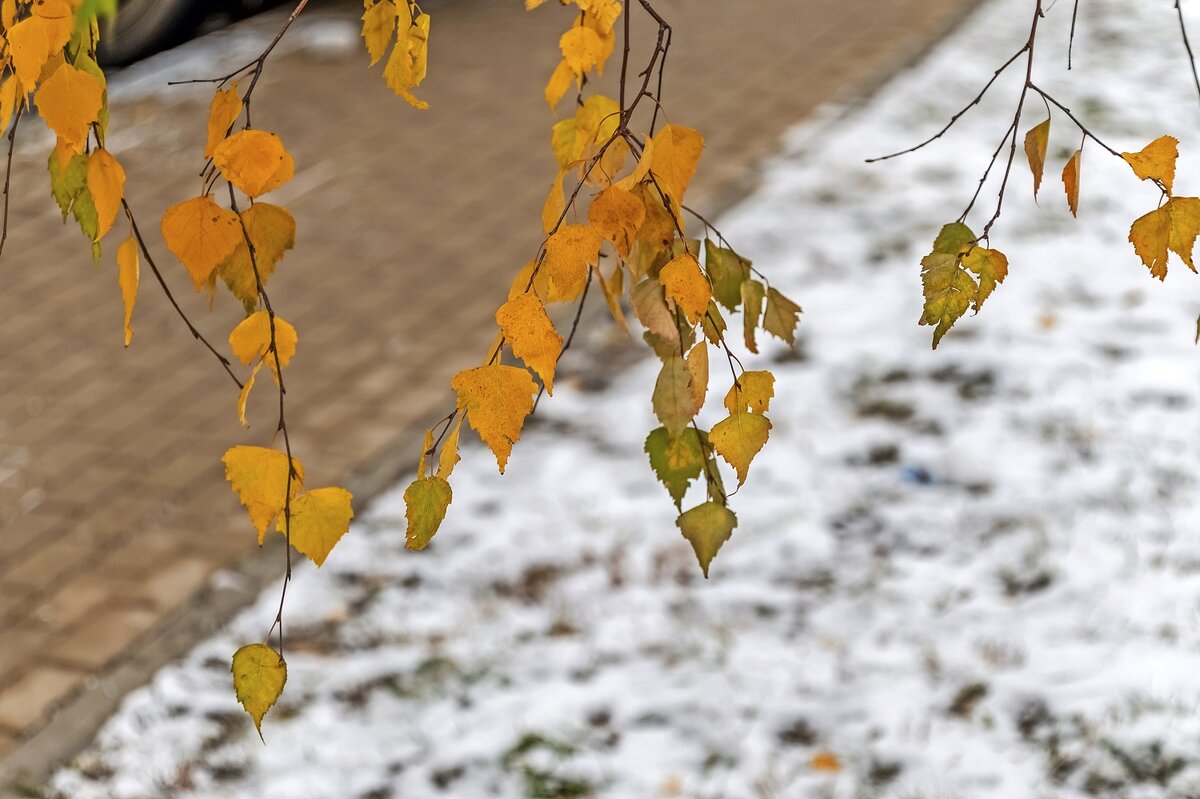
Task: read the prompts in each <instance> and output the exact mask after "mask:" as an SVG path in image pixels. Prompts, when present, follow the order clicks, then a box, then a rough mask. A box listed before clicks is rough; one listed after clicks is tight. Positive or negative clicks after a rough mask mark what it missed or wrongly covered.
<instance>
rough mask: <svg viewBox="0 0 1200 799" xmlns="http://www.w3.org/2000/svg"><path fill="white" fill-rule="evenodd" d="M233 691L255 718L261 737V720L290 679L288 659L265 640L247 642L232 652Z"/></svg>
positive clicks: (260, 736) (251, 716)
mask: <svg viewBox="0 0 1200 799" xmlns="http://www.w3.org/2000/svg"><path fill="white" fill-rule="evenodd" d="M230 671H232V672H233V691H234V694H236V695H237V700H238V701H239V702H241V703H242V707H244V708H245V709H246V712H247V713H249V714H250V718H252V719H254V727H255V729H257V730H258V737H259V738H262V720H263V716H265V715H267V711H268V710H270V709H271V706H272V705H274V704H275V700H276V699H278V698H279V695H280V694H281V693H283V685H284V683H286V682H287V663H285V662H284V660H283V658H281V657H280V656H279V653H278V652H276V651H275V650H274V649H272V648H271V647H269V646H266V645H265V644H247V645H246V646H243V647H242V648H241V649H239V650H238V651H237V652H234V653H233V665H232V666H231V667H230Z"/></svg>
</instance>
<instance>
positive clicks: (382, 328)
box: [0, 0, 974, 785]
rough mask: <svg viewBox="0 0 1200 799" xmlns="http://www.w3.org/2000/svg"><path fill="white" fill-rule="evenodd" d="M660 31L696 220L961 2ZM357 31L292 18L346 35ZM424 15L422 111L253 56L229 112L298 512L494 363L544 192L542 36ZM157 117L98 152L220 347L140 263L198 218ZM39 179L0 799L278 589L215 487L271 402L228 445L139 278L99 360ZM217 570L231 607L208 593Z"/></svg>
mask: <svg viewBox="0 0 1200 799" xmlns="http://www.w3.org/2000/svg"><path fill="white" fill-rule="evenodd" d="M658 5H659V7H660V10H661V11H662V12H663V13H664V15H666V16H667V17H668V18H670V19H671V21H672V23H673V24H674V26H675V36H674V47H673V49H672V51H671V60H670V63H669V78H668V83H667V86H666V89H665V92H664V96H665V98H666V106H667V111H668V113H669V115H670V118H671V120H672V121H675V122H679V123H682V124H687V125H691V126H694V127H697V128H699V129H700V130H701V131H702V132H703V133H704V134H705V136H706V139H707V143H708V147H707V150H706V153H705V157H704V159H703V160H702V162H701V169H700V172H699V174H698V176H697V183H696V187H695V189H694V193H695V195H696V201H697V203H698V204H702V205H703V204H704V201H705V200H707V202H708V203H709V207H711V206H712V205H713V204H718V205H719V204H721V203H723V202H725V201H727V200H729V199H731V198H733V197H736V196H737V195H738V194H740V193H742V192H744V190H745V188H746V186H747V185H748V184H747V179H748V176H751V175H752V174H753V172H752V167H753V165H754V163H755V162H756V161H757V160H759V159H761V158H762V157H763V156H764V155H766V154H768V153H769V152H770V151H771V149H772V148H773V147H774V146H775V145H776V142H777V141H778V139H779V137H780V135H781V134H782V133H783V132H784V131H785V130H786V129H787V128H788V127H789V126H791V125H792V124H794V123H795V122H796V121H798V120H800V119H802V118H803V117H805V116H806V115H807V114H808V113H810V112H811V111H812V110H813V109H815V108H816V107H817V106H818V105H820V104H821V103H823V102H826V101H828V100H830V99H831V98H834V97H836V96H839V95H842V96H844V95H846V94H852V93H854V92H857V91H861V90H865V89H869V88H873V87H875V86H877V85H878V84H879V82H880V81H881V80H882V79H884V78H886V77H887V75H888V74H890V72H892V71H893V70H895V69H896V68H897V67H898V66H899V65H901V64H902V63H903V62H904V60H905V59H907V58H910V57H912V56H913V55H914V54H915V53H916V52H918V51H919V50H920V48H922V47H923V46H924V45H925V44H927V43H928V42H929V41H931V40H932V39H933V38H934V37H935V36H936V35H937V34H938V33H940V32H942V31H943V30H944V29H945V28H946V27H947V26H949V25H950V24H951V23H952V22H954V21H955V20H957V19H958V18H959V17H960V15H961V14H962V13H963V12H964V11H966V10H967V9H969V8H970V7H971V6H973V5H974V0H890V1H889V2H887V3H880V2H878V1H877V0H803V2H798V0H755V2H753V3H730V2H727V0H686V2H684V1H683V0H661V2H660V3H659V4H658ZM358 7H360V4H358V3H355V2H345V3H328V4H325V5H323V6H319V7H317V8H316V9H314V11H313V12H312V15H313V16H314V17H315V16H324V17H327V18H329V17H338V18H341V19H345V20H353V19H354V18H355V17H356V14H357V8H358ZM433 13H434V15H435V20H434V38H433V39H432V41H431V45H432V47H431V54H432V57H431V63H430V76H429V79H428V81H427V82H426V85H425V86H423V87H422V89H421V91H420V92H419V94H420V95H421V96H422V97H423V98H426V99H428V100H429V101H430V102H431V104H432V106H433V108H432V110H430V111H429V112H426V113H424V114H419V113H417V112H415V111H413V110H411V109H409V108H408V106H407V105H405V104H404V103H403V102H402V101H401V100H399V99H398V98H395V97H393V96H391V94H390V93H389V92H388V91H387V89H386V88H385V87H384V86H383V84H382V79H381V77H380V75H379V73H378V70H376V71H374V72H368V71H367V69H366V62H365V55H364V54H363V53H362V52H361V48H360V47H357V46H356V47H355V48H353V49H347V50H329V51H326V52H325V54H324V55H323V56H314V55H313V54H312V53H311V52H308V51H293V52H290V53H289V52H284V53H281V54H280V56H279V57H278V58H277V59H273V60H272V61H271V62H270V64H269V66H268V69H267V72H266V74H265V76H264V78H263V81H262V84H261V85H260V87H259V88H258V89H257V90H256V94H255V121H256V123H257V124H258V125H261V126H263V127H265V128H267V129H271V130H274V131H276V132H278V133H279V134H280V135H281V136H283V138H284V141H285V142H286V143H288V145H289V146H290V148H291V150H292V152H293V153H294V154H295V157H296V162H297V175H296V179H295V180H294V181H293V182H292V183H291V184H290V185H289V186H287V187H285V189H284V190H282V191H280V192H279V193H278V199H279V201H280V202H282V203H284V204H286V205H288V206H289V207H290V208H291V209H292V210H293V212H294V214H295V216H296V218H297V221H298V226H299V232H298V246H297V249H296V250H295V251H293V252H292V253H290V254H289V255H288V256H287V257H286V258H285V260H284V261H283V262H282V264H281V266H280V267H279V274H278V276H277V277H276V278H275V279H274V280H273V282H272V284H271V289H272V292H271V293H272V300H273V302H274V304H275V307H276V309H277V310H278V311H279V312H280V313H281V315H283V316H284V317H285V318H286V319H288V320H289V321H291V322H293V323H294V324H295V325H296V327H297V328H298V330H299V331H300V345H299V349H298V353H297V357H296V360H295V362H294V364H293V366H292V368H291V370H290V372H289V375H290V377H289V382H288V387H289V394H288V401H289V406H288V419H289V427H290V429H291V431H292V442H293V448H294V451H295V452H296V453H297V455H298V456H299V457H300V458H301V459H302V460H303V461H304V463H305V465H306V472H307V475H306V476H307V478H308V479H307V482H308V483H309V484H311V485H326V484H329V483H331V482H339V483H342V484H348V486H349V487H350V488H351V489H352V490H354V491H355V493H356V497H357V500H358V502H360V503H361V502H363V501H365V500H367V499H369V498H370V497H371V495H372V494H373V493H375V492H377V491H378V490H380V489H381V488H382V487H384V486H386V485H388V484H389V483H390V482H391V481H392V480H393V479H394V478H395V477H396V475H397V473H398V472H399V471H400V469H401V468H404V469H407V466H408V464H409V462H410V460H411V458H412V457H413V456H414V455H415V454H416V446H417V444H416V442H415V441H414V440H413V432H414V430H419V429H421V428H422V427H423V426H425V425H427V424H428V423H429V422H430V421H431V420H433V419H435V418H437V417H438V416H440V415H441V414H442V413H444V411H445V409H446V408H447V407H448V406H449V404H450V403H451V401H452V400H451V397H450V392H449V389H448V388H447V384H448V380H449V378H450V376H451V375H452V374H453V373H454V372H456V371H458V370H459V369H461V368H463V367H464V366H467V365H470V364H471V363H473V362H474V361H475V360H476V359H477V358H478V357H480V353H481V352H482V351H483V348H484V347H485V346H486V345H487V343H488V341H489V340H490V339H491V338H492V331H493V327H492V325H491V324H490V322H491V316H492V313H493V312H494V309H495V307H496V306H497V304H498V302H499V301H500V300H501V299H502V297H503V292H504V290H505V289H506V288H507V286H508V283H509V282H510V280H511V278H512V276H513V275H514V274H515V272H516V271H517V270H518V269H519V268H520V266H521V264H522V263H524V262H525V261H526V260H527V259H528V257H529V256H530V254H531V251H532V250H533V249H534V248H535V247H536V245H537V242H538V240H539V238H540V236H539V233H540V229H539V225H538V219H539V211H540V207H541V203H542V200H543V199H544V196H545V192H546V189H547V187H548V185H549V182H550V179H551V178H552V177H553V172H554V167H553V157H552V155H551V154H550V150H549V145H548V140H549V127H550V125H551V123H552V121H553V116H552V115H551V114H550V113H549V112H548V111H547V109H546V106H545V104H544V102H543V101H542V99H541V93H542V87H543V85H544V83H545V80H546V78H547V76H548V75H549V73H550V70H551V69H552V68H553V67H554V64H555V63H556V61H557V57H558V56H557V52H556V47H555V42H556V41H557V38H558V35H559V33H560V32H561V31H562V30H563V29H565V28H566V26H567V25H568V24H569V15H568V14H567V12H565V11H564V10H562V9H559V8H557V7H556V6H554V5H549V4H548V5H547V6H545V7H543V8H541V9H538V10H537V11H536V12H533V13H526V12H525V11H524V10H523V8H522V3H520V2H519V0H458V2H453V3H446V4H442V5H441V6H434V12H433ZM280 19H281V17H279V15H278V14H272V15H267V16H266V17H263V18H259V19H257V20H252V21H250V22H249V23H244V24H246V25H252V26H255V28H254V29H258V28H262V29H264V30H268V29H270V28H271V27H273V26H277V25H278V22H279V20H280ZM301 31H302V29H300V30H297V31H296V33H300V32H301ZM164 97H170V95H164ZM176 97H177V99H143V100H137V101H131V102H126V103H123V104H117V105H116V106H115V107H114V109H113V115H112V116H113V129H114V134H113V140H112V146H113V148H114V150H116V151H117V153H118V155H119V156H122V158H123V161H124V162H125V164H126V166H127V168H128V169H129V182H128V193H129V198H130V201H131V203H132V205H133V207H134V209H135V211H136V212H137V213H138V215H139V216H140V219H141V222H142V225H143V227H144V228H145V229H146V231H147V232H152V233H154V235H153V236H152V240H151V246H152V247H153V248H154V250H155V251H156V252H158V253H160V255H159V260H160V265H161V266H162V267H163V268H164V270H165V272H166V275H167V278H168V280H169V281H170V283H171V286H172V289H173V290H174V291H175V292H176V294H177V296H179V297H180V299H181V302H182V304H183V306H184V308H185V309H186V310H187V312H188V313H189V315H190V316H192V317H193V319H194V320H196V321H197V322H198V325H199V326H200V327H201V329H202V330H203V331H204V332H205V334H206V335H208V336H209V338H210V340H212V341H213V342H214V343H222V344H223V342H224V338H225V335H226V334H227V332H228V330H229V329H230V328H231V327H232V326H233V324H235V323H236V321H237V319H238V318H239V316H240V312H239V310H238V308H237V307H236V303H235V302H234V301H232V300H231V298H228V297H227V296H223V293H222V296H220V297H219V299H218V303H217V306H216V309H215V310H214V311H213V312H212V313H209V312H208V310H207V307H206V302H205V301H204V300H203V299H202V298H199V297H197V296H196V295H194V294H193V293H192V291H191V289H190V283H189V281H188V279H187V277H186V275H185V274H184V270H183V268H182V266H180V265H179V264H178V263H176V262H175V261H174V259H172V258H171V257H170V256H169V254H167V253H166V251H165V248H163V247H162V246H161V244H160V243H159V237H158V235H157V220H158V219H159V217H160V216H161V213H162V211H163V210H164V209H165V208H166V207H167V206H168V205H170V204H172V203H174V202H177V201H179V200H181V199H185V198H186V197H188V196H191V195H192V194H194V193H195V191H196V189H197V181H196V178H195V173H196V172H197V170H198V166H199V163H198V160H197V157H196V156H197V154H198V153H199V152H200V150H201V149H202V138H201V136H202V132H203V124H204V119H205V115H206V108H207V100H208V95H207V94H199V93H196V92H189V91H181V92H179V93H178V94H177V95H176ZM122 131H124V132H122ZM44 160H45V156H44V154H43V153H42V152H40V151H34V150H32V149H31V150H29V151H25V152H22V153H20V156H19V158H18V163H17V164H16V165H15V168H14V176H13V191H14V193H15V197H16V203H15V205H14V207H13V213H12V221H11V225H12V232H11V235H10V240H9V243H8V245H7V250H6V252H5V255H4V259H3V263H0V269H2V270H3V273H4V276H5V277H4V288H3V290H2V291H0V342H3V344H2V345H0V785H3V783H4V782H5V781H6V780H9V779H12V778H13V777H14V775H15V776H18V777H20V776H22V775H27V776H26V777H25V778H29V779H36V777H37V776H38V775H40V774H41V773H42V772H43V771H44V769H45V768H46V766H47V765H48V764H49V763H50V762H52V761H53V760H54V759H55V758H59V757H63V756H65V755H68V754H70V753H71V752H72V751H73V750H75V749H76V748H78V747H79V746H80V745H82V743H84V742H86V740H87V738H88V737H89V736H90V735H91V734H92V732H93V731H94V729H95V727H96V726H97V725H98V724H99V722H100V721H102V720H103V718H104V716H105V715H106V714H107V713H108V712H109V711H110V710H111V708H112V707H113V706H114V705H115V703H116V702H117V701H118V700H119V698H120V696H121V695H122V694H123V693H124V691H125V690H127V689H128V688H129V687H132V686H134V685H137V684H139V683H140V682H141V681H143V680H144V679H145V678H146V676H147V675H148V674H149V673H150V671H151V670H152V669H153V668H155V667H156V666H157V665H159V664H161V663H162V662H164V661H165V660H168V659H170V658H172V657H174V656H176V655H177V654H178V653H180V652H181V651H183V650H184V649H185V648H186V647H187V646H188V645H189V643H191V642H193V641H195V640H196V639H197V638H198V637H199V636H200V635H202V634H203V633H204V632H206V631H207V630H209V629H211V628H212V627H213V626H215V625H216V624H219V623H220V622H221V621H222V620H223V619H224V618H225V617H226V616H228V615H229V614H230V613H231V612H232V611H233V609H235V608H236V607H237V605H238V604H240V603H241V602H243V601H244V600H245V598H246V597H247V596H250V595H253V593H254V592H255V591H256V590H257V588H258V587H259V586H260V585H261V581H262V580H263V579H265V578H267V577H271V576H277V572H278V571H279V560H278V558H275V557H271V555H272V554H279V553H278V552H275V553H272V552H271V551H270V550H271V547H268V551H267V552H265V553H262V554H259V553H257V552H255V551H254V550H255V547H254V543H255V540H256V539H255V535H254V532H253V529H252V528H251V527H250V525H249V523H248V522H247V520H246V517H245V514H244V513H243V512H242V510H241V508H240V506H238V504H237V501H236V498H235V497H234V495H233V494H232V493H231V492H230V490H229V488H228V486H227V485H226V483H225V481H224V477H223V473H222V467H221V464H220V456H221V453H222V452H223V451H224V450H225V449H226V448H227V447H229V446H231V445H233V444H237V443H257V444H261V443H264V442H266V441H267V440H269V438H270V434H271V421H272V420H273V416H272V415H271V413H270V409H269V405H270V404H271V402H272V401H273V399H272V398H273V387H272V386H271V385H270V381H267V383H266V384H264V385H261V386H260V387H259V389H258V391H257V392H256V396H255V399H254V400H253V401H252V403H251V409H250V418H251V420H252V423H254V426H253V427H252V428H251V429H250V430H249V431H243V430H242V429H241V428H240V426H239V425H238V423H237V420H236V416H235V411H234V403H235V400H236V392H235V390H234V388H233V386H232V384H231V383H230V381H229V380H228V379H227V378H226V377H225V376H224V375H223V374H222V373H221V371H220V370H219V368H218V367H217V365H216V363H215V362H214V360H213V359H212V358H211V356H209V355H208V354H207V353H206V352H204V351H203V350H202V348H201V347H200V346H199V345H198V344H196V343H195V342H193V341H192V339H191V338H190V337H189V336H188V335H187V333H186V331H185V330H184V328H183V327H182V325H181V323H180V322H179V320H178V319H177V318H176V317H175V316H174V315H173V313H172V312H171V311H170V309H169V308H168V306H167V304H166V302H165V301H164V299H163V297H162V295H161V293H160V292H159V290H158V287H157V286H156V285H155V284H154V282H153V278H152V276H151V275H150V274H149V272H148V270H144V271H145V274H144V275H143V279H142V288H141V291H140V298H139V303H138V309H137V312H136V314H135V317H134V328H135V331H136V333H135V337H134V342H133V346H132V347H130V349H129V350H127V351H126V350H124V349H122V347H121V308H120V298H119V293H118V290H117V286H116V277H115V268H114V267H113V265H112V263H111V253H110V254H108V255H107V256H106V261H105V262H104V263H102V264H101V265H100V267H98V268H96V269H93V268H92V267H91V266H90V262H89V258H88V256H87V248H86V243H85V242H84V241H83V240H82V238H81V236H80V235H79V233H78V230H76V229H74V228H73V227H63V226H62V225H61V224H60V223H59V218H58V214H57V210H56V209H55V208H54V205H53V201H52V200H51V199H50V198H49V197H48V196H46V195H47V194H48V191H46V189H45V188H44V187H45V185H46V178H45V173H44V166H43V164H44ZM118 229H119V226H118ZM110 249H111V246H110ZM568 360H569V359H568ZM219 569H232V570H234V572H235V573H237V572H240V573H242V574H243V575H245V579H243V580H241V581H240V582H239V581H235V580H224V581H222V585H225V584H228V587H224V588H215V587H212V586H210V585H209V578H210V577H211V576H212V574H213V573H214V572H215V571H216V570H219ZM266 622H267V620H264V627H265V625H266ZM6 753H7V754H6Z"/></svg>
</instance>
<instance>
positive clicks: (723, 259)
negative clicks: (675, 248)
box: [704, 239, 750, 311]
mask: <svg viewBox="0 0 1200 799" xmlns="http://www.w3.org/2000/svg"><path fill="white" fill-rule="evenodd" d="M704 269H705V271H706V272H708V279H709V281H711V282H712V287H713V297H715V298H716V300H717V302H719V303H721V304H722V305H724V306H725V307H726V308H728V309H729V310H731V311H736V310H737V308H738V306H739V305H741V304H742V283H743V282H744V281H746V280H748V279H749V278H750V262H749V261H747V260H746V259H745V258H742V257H741V256H740V255H738V254H737V253H735V252H734V251H733V250H731V249H729V248H727V247H718V246H717V245H716V244H713V242H712V240H711V239H705V240H704Z"/></svg>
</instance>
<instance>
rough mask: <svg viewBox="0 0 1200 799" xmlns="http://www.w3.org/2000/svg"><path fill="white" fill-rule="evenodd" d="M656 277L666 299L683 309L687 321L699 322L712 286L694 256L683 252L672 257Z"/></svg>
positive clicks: (710, 297)
mask: <svg viewBox="0 0 1200 799" xmlns="http://www.w3.org/2000/svg"><path fill="white" fill-rule="evenodd" d="M658 279H659V281H660V282H661V283H662V284H663V287H664V288H665V289H666V290H667V299H669V300H671V301H672V302H674V303H675V305H676V306H677V307H678V308H679V310H681V311H683V313H684V315H685V316H686V317H687V319H688V321H689V322H691V323H692V324H696V323H697V322H699V321H700V317H702V316H703V315H704V312H705V311H707V310H708V301H709V300H711V299H712V286H711V285H710V284H709V282H708V278H707V277H705V275H704V270H703V269H701V268H700V262H699V261H698V260H696V256H694V255H692V254H691V253H690V252H685V253H683V254H682V255H680V256H678V257H676V258H674V259H672V260H671V261H670V263H668V264H667V265H666V266H664V267H663V268H662V271H661V272H659V277H658Z"/></svg>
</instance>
